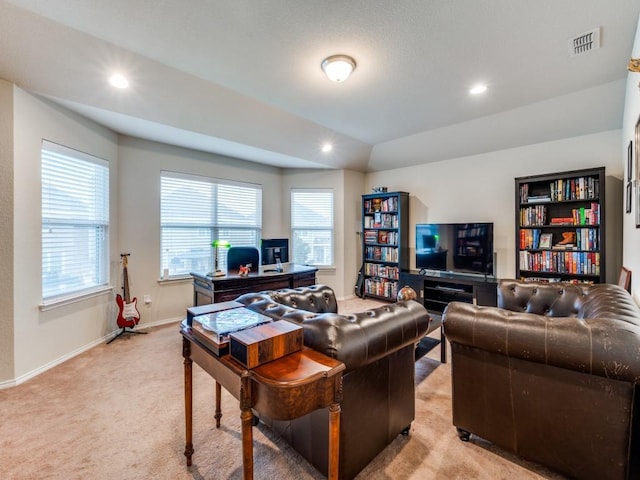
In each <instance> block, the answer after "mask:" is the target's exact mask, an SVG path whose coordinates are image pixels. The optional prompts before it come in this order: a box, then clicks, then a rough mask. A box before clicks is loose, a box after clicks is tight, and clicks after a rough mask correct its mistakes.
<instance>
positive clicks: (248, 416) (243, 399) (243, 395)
mask: <svg viewBox="0 0 640 480" xmlns="http://www.w3.org/2000/svg"><path fill="white" fill-rule="evenodd" d="M240 380H241V383H240V422H241V430H242V469H243V478H244V480H253V430H252V429H253V412H252V411H251V381H250V379H249V377H248V376H247V374H246V373H245V374H243V376H242V377H241V379H240Z"/></svg>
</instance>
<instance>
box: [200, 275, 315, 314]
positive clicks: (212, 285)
mask: <svg viewBox="0 0 640 480" xmlns="http://www.w3.org/2000/svg"><path fill="white" fill-rule="evenodd" d="M317 271H318V269H317V268H316V267H310V266H307V265H296V264H289V265H285V266H284V271H282V272H276V271H273V270H271V269H265V268H264V267H260V269H259V270H258V271H256V272H252V273H250V274H249V275H248V276H246V277H241V276H239V275H238V274H237V272H229V274H228V275H225V276H223V277H211V276H208V275H207V274H205V273H198V272H191V277H193V306H194V307H197V306H198V305H208V304H210V303H219V302H227V301H229V300H235V299H236V298H237V297H238V296H239V295H242V294H243V293H249V292H261V291H263V290H279V289H282V288H296V287H306V286H309V285H315V283H316V272H317Z"/></svg>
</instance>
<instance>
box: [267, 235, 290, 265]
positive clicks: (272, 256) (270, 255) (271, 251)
mask: <svg viewBox="0 0 640 480" xmlns="http://www.w3.org/2000/svg"><path fill="white" fill-rule="evenodd" d="M288 261H289V239H288V238H263V239H262V240H261V241H260V263H261V264H262V265H278V264H282V263H287V262H288Z"/></svg>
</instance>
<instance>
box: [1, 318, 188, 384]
mask: <svg viewBox="0 0 640 480" xmlns="http://www.w3.org/2000/svg"><path fill="white" fill-rule="evenodd" d="M182 320H184V317H176V318H168V319H165V320H160V321H157V322H153V323H143V324H138V325H137V326H136V330H146V329H148V328H153V327H158V326H161V325H167V324H169V323H177V322H181V321H182ZM118 332H120V329H118V330H114V331H113V332H110V333H108V334H106V335H103V336H102V337H100V338H98V339H97V340H94V341H93V342H90V343H88V344H86V345H83V346H82V347H80V348H78V349H76V350H73V351H72V352H69V353H66V354H65V355H63V356H61V357H59V358H57V359H55V360H53V361H51V362H49V363H47V364H45V365H42V366H40V367H38V368H36V369H34V370H31V371H30V372H28V373H25V374H24V375H20V376H19V377H17V378H15V379H13V380H6V381H4V382H0V390H3V389H5V388H11V387H15V386H18V385H20V384H22V383H24V382H26V381H27V380H30V379H32V378H33V377H36V376H38V375H40V374H41V373H44V372H46V371H47V370H50V369H52V368H53V367H56V366H58V365H60V364H62V363H64V362H66V361H67V360H69V359H71V358H73V357H76V356H78V355H80V354H81V353H84V352H86V351H87V350H90V349H92V348H93V347H95V346H97V345H100V344H101V343H106V342H108V341H109V340H111V338H113V337H114V336H115V335H116V334H117V333H118Z"/></svg>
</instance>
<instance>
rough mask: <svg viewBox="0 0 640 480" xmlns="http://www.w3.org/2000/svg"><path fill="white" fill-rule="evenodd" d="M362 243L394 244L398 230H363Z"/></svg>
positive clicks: (396, 240)
mask: <svg viewBox="0 0 640 480" xmlns="http://www.w3.org/2000/svg"><path fill="white" fill-rule="evenodd" d="M364 243H368V244H376V243H378V244H381V245H393V246H395V245H397V244H398V232H395V231H391V230H365V231H364Z"/></svg>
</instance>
